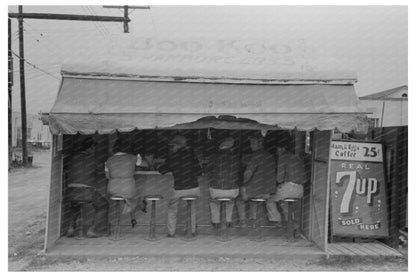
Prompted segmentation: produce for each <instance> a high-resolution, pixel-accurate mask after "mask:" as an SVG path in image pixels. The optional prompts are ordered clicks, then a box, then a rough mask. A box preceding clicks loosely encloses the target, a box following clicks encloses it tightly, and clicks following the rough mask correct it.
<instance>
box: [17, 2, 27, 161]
mask: <svg viewBox="0 0 416 277" xmlns="http://www.w3.org/2000/svg"><path fill="white" fill-rule="evenodd" d="M22 14H23V7H22V6H19V15H20V16H19V17H18V18H17V19H18V22H19V57H20V59H19V65H20V109H21V111H20V113H21V120H22V161H23V166H27V126H26V87H25V54H24V44H23V15H22Z"/></svg>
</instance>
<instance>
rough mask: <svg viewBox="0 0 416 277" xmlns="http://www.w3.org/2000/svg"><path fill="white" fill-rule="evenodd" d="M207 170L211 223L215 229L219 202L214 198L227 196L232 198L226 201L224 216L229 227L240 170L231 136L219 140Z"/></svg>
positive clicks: (217, 220) (238, 158) (236, 194)
mask: <svg viewBox="0 0 416 277" xmlns="http://www.w3.org/2000/svg"><path fill="white" fill-rule="evenodd" d="M207 170H208V176H209V192H210V195H211V199H210V203H209V206H210V208H211V222H212V225H213V226H214V228H216V229H217V228H219V224H220V203H219V202H218V201H216V200H215V199H216V198H220V197H229V198H232V199H233V200H232V201H229V202H227V203H226V210H225V211H226V212H225V215H226V216H225V217H226V222H227V227H231V221H232V215H233V209H234V199H235V198H236V197H237V196H238V192H239V185H240V171H241V164H240V157H239V153H238V152H237V151H235V148H234V139H233V138H231V137H229V138H225V139H224V140H222V141H221V143H220V145H219V150H218V152H217V153H215V154H214V155H213V157H212V158H211V159H210V161H209V164H208V167H207Z"/></svg>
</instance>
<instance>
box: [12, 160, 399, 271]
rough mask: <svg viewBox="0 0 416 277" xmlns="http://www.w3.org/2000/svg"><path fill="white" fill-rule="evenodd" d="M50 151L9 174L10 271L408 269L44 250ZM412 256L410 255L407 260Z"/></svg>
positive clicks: (373, 261) (361, 262)
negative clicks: (44, 252) (74, 255)
mask: <svg viewBox="0 0 416 277" xmlns="http://www.w3.org/2000/svg"><path fill="white" fill-rule="evenodd" d="M49 179H50V153H49V152H34V167H33V168H30V169H22V168H20V169H14V170H12V171H10V172H9V236H8V238H9V244H8V245H9V250H8V253H9V271H407V258H362V257H360V258H348V257H339V258H331V259H329V260H326V259H322V258H316V257H314V258H309V259H305V258H302V259H300V258H299V259H293V258H291V259H282V258H279V259H255V258H228V257H217V258H196V257H187V258H172V257H164V258H160V257H158V258H155V257H119V258H94V257H88V258H87V257H85V258H72V257H71V258H65V257H45V256H39V255H37V254H38V253H39V252H40V251H41V250H42V248H43V239H44V231H45V219H46V205H47V195H48V193H47V189H48V186H49ZM406 257H407V256H406Z"/></svg>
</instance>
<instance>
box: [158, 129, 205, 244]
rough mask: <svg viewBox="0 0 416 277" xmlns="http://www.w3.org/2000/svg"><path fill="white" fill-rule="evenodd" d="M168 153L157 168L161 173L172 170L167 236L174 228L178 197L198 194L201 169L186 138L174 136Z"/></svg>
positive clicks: (193, 220) (193, 208)
mask: <svg viewBox="0 0 416 277" xmlns="http://www.w3.org/2000/svg"><path fill="white" fill-rule="evenodd" d="M169 146H170V153H169V156H168V158H167V159H166V161H165V162H164V163H163V164H162V165H161V166H160V167H159V168H158V170H159V172H160V173H161V174H165V173H168V172H172V175H173V179H174V185H173V192H172V194H171V196H170V199H169V204H168V222H167V227H168V237H173V236H174V235H175V230H176V219H177V213H178V203H179V199H180V198H181V197H184V196H198V197H199V196H200V190H199V185H198V175H200V174H201V172H202V170H201V167H200V165H199V162H198V160H197V159H196V158H195V156H194V154H193V153H192V151H191V150H190V149H189V148H188V147H187V145H186V138H185V137H183V136H175V137H174V138H173V140H172V141H171V142H170V143H169ZM191 227H192V228H191V229H192V234H193V235H195V231H196V206H195V201H192V206H191Z"/></svg>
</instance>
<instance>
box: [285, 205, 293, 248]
mask: <svg viewBox="0 0 416 277" xmlns="http://www.w3.org/2000/svg"><path fill="white" fill-rule="evenodd" d="M287 205H288V209H287V210H288V213H287V217H288V221H287V234H286V236H287V238H288V239H289V240H293V239H294V236H293V233H294V226H293V202H288V203H287Z"/></svg>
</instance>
